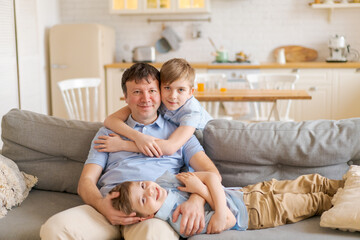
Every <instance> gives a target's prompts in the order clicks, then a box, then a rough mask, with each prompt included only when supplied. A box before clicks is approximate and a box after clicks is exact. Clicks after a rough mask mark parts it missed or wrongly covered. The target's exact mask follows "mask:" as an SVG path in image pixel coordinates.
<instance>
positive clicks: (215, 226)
mask: <svg viewBox="0 0 360 240" xmlns="http://www.w3.org/2000/svg"><path fill="white" fill-rule="evenodd" d="M226 229H227V227H226V214H225V213H219V212H216V211H215V213H214V214H213V215H212V216H211V218H210V221H209V224H208V227H207V230H206V233H207V234H211V233H221V232H222V231H224V230H226Z"/></svg>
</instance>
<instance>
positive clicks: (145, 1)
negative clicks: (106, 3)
mask: <svg viewBox="0 0 360 240" xmlns="http://www.w3.org/2000/svg"><path fill="white" fill-rule="evenodd" d="M110 12H111V13H114V14H159V13H208V12H210V1H209V0H110Z"/></svg>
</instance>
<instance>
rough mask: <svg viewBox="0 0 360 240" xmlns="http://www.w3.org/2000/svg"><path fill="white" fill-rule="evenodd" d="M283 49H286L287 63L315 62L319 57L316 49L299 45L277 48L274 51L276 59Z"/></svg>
mask: <svg viewBox="0 0 360 240" xmlns="http://www.w3.org/2000/svg"><path fill="white" fill-rule="evenodd" d="M281 48H283V49H285V59H286V62H309V61H314V60H315V59H316V58H317V56H318V53H317V51H316V50H315V49H311V48H307V47H302V46H297V45H289V46H281V47H278V48H276V49H275V50H274V56H275V59H276V58H277V54H278V51H279V50H280V49H281Z"/></svg>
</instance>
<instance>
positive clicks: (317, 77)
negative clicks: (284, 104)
mask: <svg viewBox="0 0 360 240" xmlns="http://www.w3.org/2000/svg"><path fill="white" fill-rule="evenodd" d="M299 75H300V78H299V81H298V82H297V84H296V89H305V90H306V91H308V93H309V94H310V95H311V97H312V99H311V100H297V101H293V107H292V113H291V114H292V116H293V117H294V119H295V120H296V121H304V120H315V119H332V109H333V105H332V90H333V87H332V72H331V69H300V70H299Z"/></svg>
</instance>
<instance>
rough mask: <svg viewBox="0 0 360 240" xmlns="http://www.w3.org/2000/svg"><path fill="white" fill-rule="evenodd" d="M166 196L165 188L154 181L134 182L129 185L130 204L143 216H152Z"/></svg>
mask: <svg viewBox="0 0 360 240" xmlns="http://www.w3.org/2000/svg"><path fill="white" fill-rule="evenodd" d="M166 197H167V192H166V190H165V189H164V188H162V187H160V186H159V185H158V184H157V183H155V182H151V181H143V182H134V183H133V184H131V186H130V201H131V206H132V207H133V210H134V211H135V212H138V213H141V214H142V215H143V216H145V217H153V216H154V215H155V213H156V212H157V211H158V210H159V209H160V207H161V205H162V204H163V203H164V201H165V199H166Z"/></svg>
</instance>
